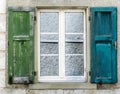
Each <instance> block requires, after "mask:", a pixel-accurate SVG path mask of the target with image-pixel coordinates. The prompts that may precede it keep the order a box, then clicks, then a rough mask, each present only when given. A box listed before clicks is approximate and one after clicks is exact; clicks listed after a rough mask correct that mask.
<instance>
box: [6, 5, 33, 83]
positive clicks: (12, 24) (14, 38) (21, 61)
mask: <svg viewBox="0 0 120 94" xmlns="http://www.w3.org/2000/svg"><path fill="white" fill-rule="evenodd" d="M8 11H9V12H8V13H9V14H8V79H9V81H8V82H9V84H12V83H25V84H28V83H33V80H34V32H33V26H34V9H33V8H21V7H19V8H9V10H8Z"/></svg>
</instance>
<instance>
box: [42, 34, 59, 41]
mask: <svg viewBox="0 0 120 94" xmlns="http://www.w3.org/2000/svg"><path fill="white" fill-rule="evenodd" d="M40 39H41V41H58V34H41V36H40Z"/></svg>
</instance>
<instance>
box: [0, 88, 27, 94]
mask: <svg viewBox="0 0 120 94" xmlns="http://www.w3.org/2000/svg"><path fill="white" fill-rule="evenodd" d="M0 94H26V90H25V89H0Z"/></svg>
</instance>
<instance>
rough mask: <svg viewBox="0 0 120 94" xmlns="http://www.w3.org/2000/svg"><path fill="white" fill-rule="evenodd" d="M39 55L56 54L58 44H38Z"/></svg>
mask: <svg viewBox="0 0 120 94" xmlns="http://www.w3.org/2000/svg"><path fill="white" fill-rule="evenodd" d="M40 53H41V54H58V43H57V42H54V43H45V42H44V43H41V44H40Z"/></svg>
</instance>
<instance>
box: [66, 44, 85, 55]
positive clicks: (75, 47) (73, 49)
mask: <svg viewBox="0 0 120 94" xmlns="http://www.w3.org/2000/svg"><path fill="white" fill-rule="evenodd" d="M65 53H66V54H83V43H68V42H66V43H65Z"/></svg>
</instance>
